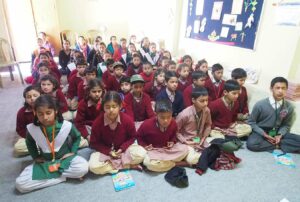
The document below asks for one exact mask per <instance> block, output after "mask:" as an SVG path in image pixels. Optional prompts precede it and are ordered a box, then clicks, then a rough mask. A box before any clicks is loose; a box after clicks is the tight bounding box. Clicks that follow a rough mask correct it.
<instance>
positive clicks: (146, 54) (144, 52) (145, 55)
mask: <svg viewBox="0 0 300 202" xmlns="http://www.w3.org/2000/svg"><path fill="white" fill-rule="evenodd" d="M138 52H139V54H140V56H141V58H142V61H143V62H147V61H149V60H150V58H151V57H150V49H149V48H145V47H141V48H140V50H139V51H138Z"/></svg>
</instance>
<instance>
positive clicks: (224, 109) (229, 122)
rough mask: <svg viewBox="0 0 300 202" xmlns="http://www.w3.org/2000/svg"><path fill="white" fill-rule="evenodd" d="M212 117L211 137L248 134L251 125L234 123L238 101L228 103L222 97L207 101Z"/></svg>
mask: <svg viewBox="0 0 300 202" xmlns="http://www.w3.org/2000/svg"><path fill="white" fill-rule="evenodd" d="M208 106H209V109H210V113H211V119H212V123H213V125H212V128H213V130H212V132H211V134H210V135H211V136H212V137H219V138H224V135H234V136H237V137H243V136H248V135H249V134H250V133H251V127H250V126H249V125H248V124H243V123H239V124H238V123H236V121H237V114H238V106H239V105H238V103H237V102H235V103H233V104H232V105H230V106H229V105H228V104H227V103H226V102H225V100H224V97H221V98H218V99H217V100H215V101H212V102H210V103H209V105H208Z"/></svg>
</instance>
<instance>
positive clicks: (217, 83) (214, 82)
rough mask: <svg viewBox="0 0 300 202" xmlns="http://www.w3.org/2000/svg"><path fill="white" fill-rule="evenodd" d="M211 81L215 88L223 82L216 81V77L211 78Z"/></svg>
mask: <svg viewBox="0 0 300 202" xmlns="http://www.w3.org/2000/svg"><path fill="white" fill-rule="evenodd" d="M211 81H212V83H213V84H214V85H215V86H217V87H218V86H219V85H220V83H221V80H220V81H216V80H215V78H214V77H211Z"/></svg>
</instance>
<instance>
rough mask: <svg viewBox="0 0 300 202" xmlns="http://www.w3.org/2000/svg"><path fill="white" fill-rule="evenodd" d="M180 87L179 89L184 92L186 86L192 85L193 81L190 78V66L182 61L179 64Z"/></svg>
mask: <svg viewBox="0 0 300 202" xmlns="http://www.w3.org/2000/svg"><path fill="white" fill-rule="evenodd" d="M178 74H179V78H178V87H177V90H179V91H181V92H183V91H184V89H186V87H188V86H189V85H191V83H192V82H191V81H190V80H189V79H188V77H189V74H190V68H189V66H188V65H187V64H186V63H182V64H180V65H179V66H178Z"/></svg>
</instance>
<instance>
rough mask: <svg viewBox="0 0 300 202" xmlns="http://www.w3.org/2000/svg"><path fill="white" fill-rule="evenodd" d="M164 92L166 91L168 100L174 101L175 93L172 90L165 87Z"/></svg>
mask: <svg viewBox="0 0 300 202" xmlns="http://www.w3.org/2000/svg"><path fill="white" fill-rule="evenodd" d="M166 92H167V95H168V97H169V99H170V100H171V102H172V103H173V102H174V100H175V93H173V92H171V91H169V89H168V88H166Z"/></svg>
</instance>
